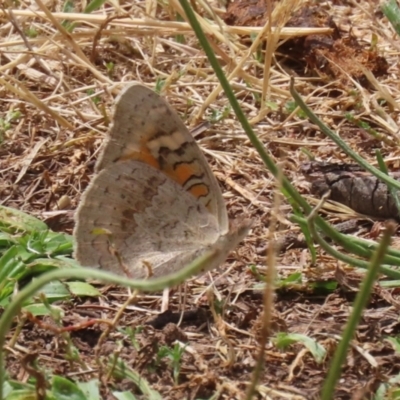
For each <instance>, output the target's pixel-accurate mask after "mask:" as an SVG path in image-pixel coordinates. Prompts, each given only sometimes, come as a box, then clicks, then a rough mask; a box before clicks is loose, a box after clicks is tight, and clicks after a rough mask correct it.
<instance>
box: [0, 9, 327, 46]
mask: <svg viewBox="0 0 400 400" xmlns="http://www.w3.org/2000/svg"><path fill="white" fill-rule="evenodd" d="M173 4H174V5H176V6H177V7H179V8H177V9H178V10H179V9H180V4H179V3H176V2H175V1H174V3H173ZM13 13H14V15H15V16H16V17H31V18H41V19H43V20H45V21H46V20H47V21H54V20H57V21H73V22H76V23H81V24H83V23H87V24H89V25H91V26H93V25H94V26H96V25H97V26H98V25H101V24H103V23H104V22H106V20H107V18H108V16H107V15H95V14H81V13H64V12H55V13H51V17H50V16H49V15H48V14H47V13H45V12H42V11H30V10H13ZM8 14H9V13H8V11H7V10H0V17H4V16H6V17H8ZM201 21H202V22H203V25H204V26H202V27H203V28H204V29H205V32H206V33H210V34H214V33H215V32H218V38H220V39H221V40H222V41H223V42H225V38H224V36H223V35H222V33H221V32H220V31H219V26H218V25H217V24H213V23H210V22H208V21H205V20H204V19H201ZM110 25H111V26H113V27H114V26H115V27H117V28H131V27H134V28H137V29H138V30H137V33H139V34H140V33H141V34H142V35H146V36H147V35H151V34H153V35H160V34H163V33H166V34H172V35H178V34H193V32H192V29H191V27H190V25H189V24H188V23H187V22H176V21H160V20H156V19H151V18H146V17H145V18H127V17H122V16H121V18H120V19H118V20H114V21H111V22H110ZM139 28H140V29H139ZM262 29H263V28H262V27H247V26H230V25H225V24H224V31H225V33H227V34H231V35H245V36H249V35H251V34H253V33H255V34H258V33H259V32H260V31H261V30H262ZM272 32H274V29H272ZM331 32H332V29H331V28H283V29H281V30H280V32H279V35H280V38H281V39H289V38H291V37H295V36H307V35H311V34H321V35H322V34H328V33H331ZM92 33H93V32H92ZM1 46H7V43H3V44H2V45H1Z"/></svg>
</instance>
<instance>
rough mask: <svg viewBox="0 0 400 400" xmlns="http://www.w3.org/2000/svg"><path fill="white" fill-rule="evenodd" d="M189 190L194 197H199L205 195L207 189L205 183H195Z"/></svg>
mask: <svg viewBox="0 0 400 400" xmlns="http://www.w3.org/2000/svg"><path fill="white" fill-rule="evenodd" d="M189 192H190V193H192V195H193V196H194V197H196V198H200V197H201V196H207V195H208V192H209V190H208V186H206V185H196V186H193V187H192V188H190V190H189Z"/></svg>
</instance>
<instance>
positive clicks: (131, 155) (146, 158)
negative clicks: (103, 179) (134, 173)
mask: <svg viewBox="0 0 400 400" xmlns="http://www.w3.org/2000/svg"><path fill="white" fill-rule="evenodd" d="M124 160H137V161H142V162H144V163H145V164H147V165H151V166H152V167H154V168H156V169H160V164H159V162H158V161H157V159H156V158H154V156H153V155H152V154H151V153H150V151H149V149H147V148H146V147H142V148H141V151H129V152H126V153H124V154H123V155H122V156H121V157H120V158H119V161H124Z"/></svg>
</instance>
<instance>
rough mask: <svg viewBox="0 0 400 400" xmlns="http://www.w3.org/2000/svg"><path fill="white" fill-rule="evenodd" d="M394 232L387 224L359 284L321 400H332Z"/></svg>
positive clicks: (392, 225) (390, 225)
mask: <svg viewBox="0 0 400 400" xmlns="http://www.w3.org/2000/svg"><path fill="white" fill-rule="evenodd" d="M395 231H396V226H395V224H394V223H392V222H390V223H388V224H387V227H386V230H385V231H384V233H383V237H382V240H381V242H380V244H379V246H378V248H377V250H376V252H375V253H374V255H373V257H372V259H371V263H370V265H369V268H368V272H367V273H366V275H365V278H364V280H363V282H362V284H361V288H360V291H359V292H358V294H357V297H356V299H355V301H354V305H353V312H352V313H351V315H350V318H349V320H348V322H347V325H346V328H345V330H344V332H343V336H342V340H341V341H340V343H339V345H338V348H337V350H336V351H335V355H334V357H333V360H332V363H331V365H330V368H329V372H328V377H327V379H326V380H325V382H324V386H323V389H322V395H321V400H330V399H333V396H334V390H335V386H336V383H337V381H338V379H339V378H340V374H341V368H342V364H343V362H344V361H345V359H346V354H347V350H348V348H349V345H350V341H351V339H352V338H353V336H354V332H355V330H356V329H357V326H358V324H359V322H360V319H361V314H362V311H363V309H364V308H365V307H366V305H367V302H368V299H369V296H370V293H371V290H372V287H373V284H374V282H375V279H376V276H377V274H378V271H379V266H380V264H381V262H382V259H383V256H384V255H385V252H386V250H387V248H388V246H389V244H390V240H391V237H392V236H393V234H394V233H395Z"/></svg>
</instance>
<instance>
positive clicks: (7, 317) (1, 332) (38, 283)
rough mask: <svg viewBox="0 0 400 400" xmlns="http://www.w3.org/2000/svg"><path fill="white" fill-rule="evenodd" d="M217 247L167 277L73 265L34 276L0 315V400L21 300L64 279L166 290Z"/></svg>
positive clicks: (193, 271) (203, 262)
mask: <svg viewBox="0 0 400 400" xmlns="http://www.w3.org/2000/svg"><path fill="white" fill-rule="evenodd" d="M218 251H219V250H213V251H209V252H207V253H206V254H204V255H203V256H201V257H200V258H198V259H196V260H194V261H193V262H192V263H191V264H190V265H188V266H187V267H185V268H183V269H182V270H180V271H178V272H175V273H173V274H171V275H168V276H167V277H161V278H154V279H150V280H144V279H142V280H133V279H127V278H126V277H124V276H117V275H114V274H111V273H108V272H105V271H102V270H98V269H93V268H81V269H80V268H76V269H75V268H74V269H57V270H53V271H50V272H47V273H45V274H43V275H40V276H39V277H38V278H35V280H34V281H32V282H31V283H30V284H29V285H27V286H26V287H25V288H24V289H22V290H21V291H20V292H19V293H18V294H17V295H16V296H15V297H14V298H13V301H12V302H11V303H10V304H9V305H8V306H7V307H6V308H5V310H4V313H3V315H2V316H1V318H0V400H3V385H4V379H5V365H4V354H3V352H4V345H5V340H6V335H7V333H8V331H9V329H10V327H11V324H12V321H13V318H14V317H15V316H17V315H18V313H19V311H20V309H21V308H22V306H23V304H24V302H25V301H26V300H28V299H29V298H30V297H31V296H33V295H34V294H35V293H36V292H37V291H38V290H40V289H41V288H42V287H43V286H44V285H46V284H47V283H49V282H51V281H54V280H60V279H66V278H74V279H82V280H85V279H95V280H99V281H104V282H107V283H114V284H117V285H123V286H128V287H130V288H132V289H136V290H140V291H144V292H146V291H147V292H155V291H160V290H163V289H165V288H166V287H170V286H175V285H179V284H180V283H182V282H183V281H184V280H186V279H188V278H189V277H190V276H192V275H194V274H196V273H198V272H200V270H201V269H202V268H204V265H207V263H208V262H209V261H211V259H212V258H213V257H214V256H215V255H216V252H218Z"/></svg>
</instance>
